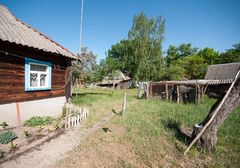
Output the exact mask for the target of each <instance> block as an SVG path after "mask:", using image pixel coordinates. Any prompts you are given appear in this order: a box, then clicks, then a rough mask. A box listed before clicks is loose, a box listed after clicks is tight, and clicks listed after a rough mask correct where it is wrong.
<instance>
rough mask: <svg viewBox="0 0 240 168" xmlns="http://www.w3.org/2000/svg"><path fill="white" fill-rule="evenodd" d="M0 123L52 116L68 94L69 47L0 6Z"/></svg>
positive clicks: (70, 54)
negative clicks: (39, 116)
mask: <svg viewBox="0 0 240 168" xmlns="http://www.w3.org/2000/svg"><path fill="white" fill-rule="evenodd" d="M0 57H1V59H0V122H3V121H6V122H9V124H10V125H16V122H17V123H18V125H20V124H21V123H22V122H23V121H24V120H25V119H27V118H29V117H31V116H36V115H50V116H53V115H56V113H60V112H61V108H62V105H63V103H64V102H65V101H66V100H67V99H68V98H69V97H70V87H71V83H70V82H71V80H70V79H71V77H70V76H71V60H72V59H78V57H77V56H75V55H74V54H73V53H71V52H70V51H69V50H67V49H66V48H64V47H63V46H61V45H60V44H58V43H56V42H55V41H53V40H52V39H50V38H49V37H47V36H45V35H44V34H42V33H40V32H39V31H37V30H36V29H34V28H32V27H31V26H29V25H27V24H26V23H24V22H22V21H20V20H19V19H17V18H16V17H14V16H13V15H12V14H11V13H10V11H9V10H8V9H7V8H6V7H5V6H2V5H1V6H0Z"/></svg>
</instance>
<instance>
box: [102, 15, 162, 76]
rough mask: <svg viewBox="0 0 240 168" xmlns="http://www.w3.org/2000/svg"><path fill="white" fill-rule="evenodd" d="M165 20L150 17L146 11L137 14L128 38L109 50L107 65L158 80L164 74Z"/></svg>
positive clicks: (128, 73)
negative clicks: (145, 13)
mask: <svg viewBox="0 0 240 168" xmlns="http://www.w3.org/2000/svg"><path fill="white" fill-rule="evenodd" d="M164 25H165V20H164V19H163V18H162V17H161V16H160V17H157V18H156V19H154V18H147V17H146V16H145V15H144V14H143V13H140V14H139V15H136V16H134V18H133V25H132V28H131V29H130V30H129V32H128V39H126V40H121V41H120V42H119V43H117V44H115V45H113V46H112V47H111V49H110V50H109V51H108V56H107V58H106V62H107V64H108V67H110V65H114V67H113V66H112V69H114V70H116V69H119V70H121V71H122V72H124V73H126V74H127V75H129V76H130V77H132V78H134V79H136V80H159V79H160V78H161V76H162V75H163V69H164V64H163V56H162V55H163V54H162V53H163V52H162V42H163V40H164V37H163V33H164V29H165V28H164Z"/></svg>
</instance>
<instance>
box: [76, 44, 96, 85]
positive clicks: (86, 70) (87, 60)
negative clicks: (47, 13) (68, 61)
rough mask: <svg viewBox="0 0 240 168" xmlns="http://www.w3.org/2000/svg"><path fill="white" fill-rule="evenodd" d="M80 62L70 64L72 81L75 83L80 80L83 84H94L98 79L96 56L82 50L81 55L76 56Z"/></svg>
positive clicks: (84, 49)
mask: <svg viewBox="0 0 240 168" xmlns="http://www.w3.org/2000/svg"><path fill="white" fill-rule="evenodd" d="M78 56H79V57H80V58H81V61H73V62H72V65H73V66H72V80H73V83H74V84H75V83H76V80H77V79H78V80H82V81H84V83H91V82H96V81H98V80H99V77H98V74H97V72H98V68H99V67H98V65H97V63H96V55H94V54H93V53H92V52H91V51H88V49H87V48H86V47H85V48H82V49H81V54H78Z"/></svg>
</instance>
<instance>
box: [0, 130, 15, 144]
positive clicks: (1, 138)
mask: <svg viewBox="0 0 240 168" xmlns="http://www.w3.org/2000/svg"><path fill="white" fill-rule="evenodd" d="M16 138H17V135H16V133H15V132H12V131H7V132H4V133H2V134H0V143H1V144H8V143H10V142H12V141H13V140H14V139H16Z"/></svg>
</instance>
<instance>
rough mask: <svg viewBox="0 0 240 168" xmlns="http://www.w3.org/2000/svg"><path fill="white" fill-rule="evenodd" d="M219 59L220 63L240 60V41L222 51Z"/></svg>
mask: <svg viewBox="0 0 240 168" xmlns="http://www.w3.org/2000/svg"><path fill="white" fill-rule="evenodd" d="M219 59H220V60H219V62H220V63H230V62H240V43H237V44H234V45H233V48H231V49H228V50H227V51H226V52H224V53H222V54H221V55H220V58H219Z"/></svg>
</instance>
